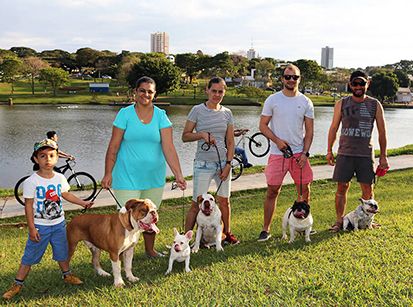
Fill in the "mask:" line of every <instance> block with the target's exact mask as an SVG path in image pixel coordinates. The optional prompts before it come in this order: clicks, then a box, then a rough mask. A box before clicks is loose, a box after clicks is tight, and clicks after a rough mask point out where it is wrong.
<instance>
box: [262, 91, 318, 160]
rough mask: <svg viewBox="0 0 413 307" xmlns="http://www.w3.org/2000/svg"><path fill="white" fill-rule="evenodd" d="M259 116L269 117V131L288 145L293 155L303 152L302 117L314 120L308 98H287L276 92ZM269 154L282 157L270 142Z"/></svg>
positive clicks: (275, 146) (269, 98) (312, 107)
mask: <svg viewBox="0 0 413 307" xmlns="http://www.w3.org/2000/svg"><path fill="white" fill-rule="evenodd" d="M261 115H264V116H271V121H270V124H269V127H270V129H271V130H272V132H273V133H274V134H275V135H276V136H277V137H278V138H280V139H282V140H284V141H286V142H287V143H288V144H289V145H290V147H291V149H292V150H293V153H299V152H302V151H303V147H304V117H308V118H312V119H314V106H313V103H312V102H311V100H310V99H309V98H308V97H306V96H304V95H303V94H302V93H298V95H297V96H295V97H288V96H285V95H284V94H283V92H282V91H280V92H277V93H275V94H272V95H270V96H269V97H268V98H267V99H266V100H265V102H264V107H263V109H262V112H261ZM270 153H271V154H274V155H282V152H281V151H280V150H279V149H278V147H277V145H275V143H273V142H272V141H271V149H270Z"/></svg>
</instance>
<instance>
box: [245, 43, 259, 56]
mask: <svg viewBox="0 0 413 307" xmlns="http://www.w3.org/2000/svg"><path fill="white" fill-rule="evenodd" d="M255 58H257V52H256V51H255V49H254V47H253V45H252V43H251V48H250V49H249V50H248V51H247V59H248V60H251V59H255Z"/></svg>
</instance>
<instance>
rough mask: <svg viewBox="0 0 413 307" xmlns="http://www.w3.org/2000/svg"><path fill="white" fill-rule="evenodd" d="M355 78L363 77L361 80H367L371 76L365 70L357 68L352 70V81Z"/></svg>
mask: <svg viewBox="0 0 413 307" xmlns="http://www.w3.org/2000/svg"><path fill="white" fill-rule="evenodd" d="M354 79H361V80H363V81H365V82H367V81H368V79H369V76H368V75H367V74H366V73H365V72H364V71H361V70H356V71H353V72H352V74H351V76H350V82H351V81H353V80H354Z"/></svg>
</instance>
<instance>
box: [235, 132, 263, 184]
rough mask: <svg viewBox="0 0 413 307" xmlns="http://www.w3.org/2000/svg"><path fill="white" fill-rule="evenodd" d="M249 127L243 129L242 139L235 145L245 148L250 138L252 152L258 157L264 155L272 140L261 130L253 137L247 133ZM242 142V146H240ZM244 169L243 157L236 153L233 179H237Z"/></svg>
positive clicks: (249, 144) (249, 146) (249, 145)
mask: <svg viewBox="0 0 413 307" xmlns="http://www.w3.org/2000/svg"><path fill="white" fill-rule="evenodd" d="M247 132H248V129H243V130H242V131H241V134H240V139H239V141H238V142H237V144H236V145H235V147H241V148H242V149H244V150H245V142H246V139H248V140H249V143H248V148H249V150H250V152H251V153H252V154H253V155H254V156H256V157H257V158H261V157H264V156H265V155H266V154H267V153H268V152H269V151H270V140H269V139H268V138H267V137H266V136H265V135H264V134H262V133H261V132H257V133H254V134H253V135H252V136H251V137H250V136H248V135H247ZM240 144H241V146H240ZM243 170H244V165H243V163H242V157H240V156H239V155H235V156H234V159H233V160H232V161H231V171H232V179H231V180H232V181H234V180H237V179H238V178H239V177H240V176H241V175H242V171H243Z"/></svg>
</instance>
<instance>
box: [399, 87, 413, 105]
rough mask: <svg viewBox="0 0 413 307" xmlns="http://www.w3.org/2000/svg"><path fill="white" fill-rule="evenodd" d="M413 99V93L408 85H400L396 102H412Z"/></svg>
mask: <svg viewBox="0 0 413 307" xmlns="http://www.w3.org/2000/svg"><path fill="white" fill-rule="evenodd" d="M412 100H413V94H412V92H411V91H410V89H409V88H408V87H399V89H398V91H397V93H396V100H395V102H403V103H410V102H411V101H412Z"/></svg>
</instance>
